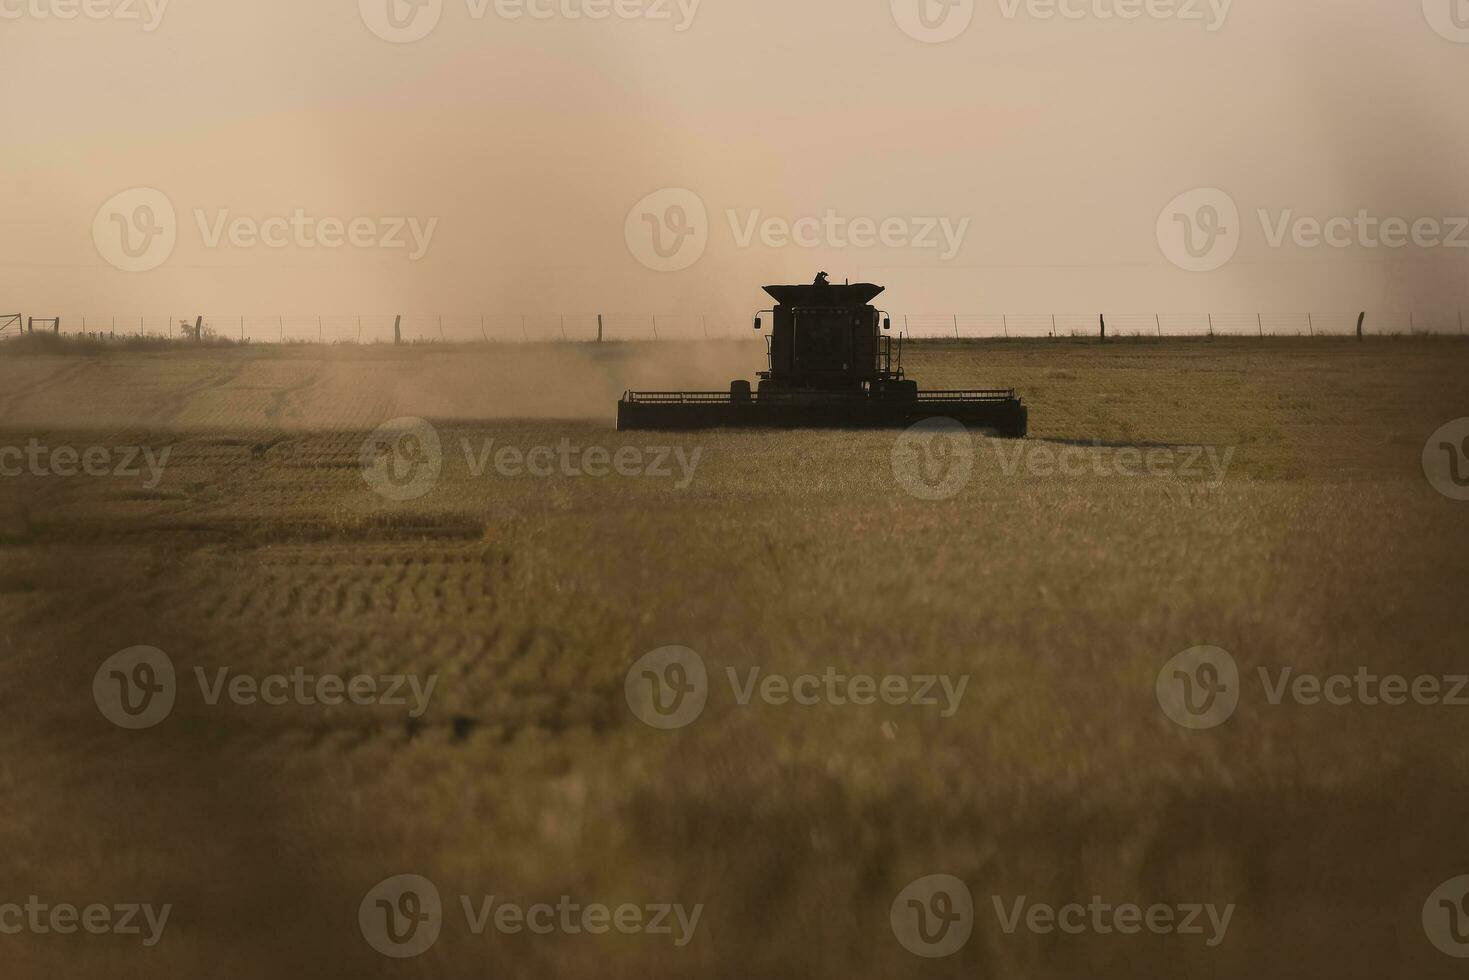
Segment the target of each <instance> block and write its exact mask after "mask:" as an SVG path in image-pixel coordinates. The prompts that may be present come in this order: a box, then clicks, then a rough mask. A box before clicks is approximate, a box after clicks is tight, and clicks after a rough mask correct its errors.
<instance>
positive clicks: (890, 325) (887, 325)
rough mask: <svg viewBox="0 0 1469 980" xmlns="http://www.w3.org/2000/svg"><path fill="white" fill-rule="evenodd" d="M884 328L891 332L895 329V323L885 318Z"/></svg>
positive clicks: (883, 320)
mask: <svg viewBox="0 0 1469 980" xmlns="http://www.w3.org/2000/svg"><path fill="white" fill-rule="evenodd" d="M882 328H883V329H884V330H891V329H893V321H892V319H891V318H890V317H883V318H882Z"/></svg>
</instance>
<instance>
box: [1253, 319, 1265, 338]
mask: <svg viewBox="0 0 1469 980" xmlns="http://www.w3.org/2000/svg"><path fill="white" fill-rule="evenodd" d="M1255 326H1256V327H1257V328H1258V329H1259V331H1260V336H1262V337H1263V336H1265V314H1263V313H1256V314H1255Z"/></svg>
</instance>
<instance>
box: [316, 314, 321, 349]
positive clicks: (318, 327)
mask: <svg viewBox="0 0 1469 980" xmlns="http://www.w3.org/2000/svg"><path fill="white" fill-rule="evenodd" d="M316 342H317V343H318V344H319V343H321V342H322V333H321V314H320V313H318V314H316Z"/></svg>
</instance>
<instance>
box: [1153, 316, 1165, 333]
mask: <svg viewBox="0 0 1469 980" xmlns="http://www.w3.org/2000/svg"><path fill="white" fill-rule="evenodd" d="M1153 326H1155V327H1157V328H1158V336H1159V337H1161V336H1163V314H1161V313H1154V314H1153Z"/></svg>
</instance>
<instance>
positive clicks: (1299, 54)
mask: <svg viewBox="0 0 1469 980" xmlns="http://www.w3.org/2000/svg"><path fill="white" fill-rule="evenodd" d="M150 2H151V5H152V6H151V7H150V6H149V4H150ZM921 2H922V3H924V4H926V7H925V8H924V9H919V7H918V4H919V3H920V0H821V2H817V0H739V2H733V0H700V2H697V3H695V2H694V0H683V2H682V5H680V3H679V2H678V0H498V3H497V2H496V0H486V2H484V3H481V0H415V2H414V3H410V2H409V0H361V2H360V3H359V2H357V0H325V2H323V0H313V2H302V0H290V2H287V0H252V2H249V3H245V2H236V3H222V2H219V0H204V2H199V0H193V2H189V0H172V2H166V3H163V5H162V7H161V8H160V6H159V5H160V3H162V0H85V5H84V4H83V0H0V132H3V133H4V134H5V140H4V144H3V147H4V149H3V156H0V189H3V190H0V193H3V200H0V203H3V209H0V308H4V309H0V312H8V311H9V310H10V309H25V310H27V311H29V312H34V313H36V314H38V315H39V314H40V313H43V312H59V313H68V314H70V313H80V312H87V311H90V312H92V313H94V314H104V313H109V312H116V313H128V312H137V311H151V310H154V309H159V310H163V309H168V310H197V311H200V312H205V313H214V314H229V313H235V312H239V313H264V312H269V311H275V310H284V311H287V312H296V313H315V312H326V313H355V312H365V313H374V312H391V311H395V310H404V311H424V312H429V311H446V312H470V311H488V312H519V311H561V310H565V311H589V310H617V311H684V312H711V313H716V312H727V311H738V312H739V313H740V314H741V315H743V314H744V313H745V312H747V311H750V310H753V309H755V308H756V307H758V306H760V305H762V300H763V298H764V297H763V295H762V294H761V293H760V292H759V290H758V286H759V285H760V284H761V283H764V282H775V281H786V280H791V281H796V280H806V279H809V278H810V277H811V276H812V275H813V274H814V273H815V271H817V270H819V269H825V270H828V271H829V272H830V273H831V274H832V276H833V278H835V279H842V278H846V277H850V278H852V279H854V280H857V279H863V280H873V281H876V282H881V283H884V284H887V285H888V286H889V289H890V292H889V295H888V296H887V297H886V298H885V301H886V304H887V305H888V306H889V307H890V308H892V309H895V310H911V311H948V310H958V311H965V312H981V311H995V312H999V311H1016V312H1019V311H1083V310H1092V309H1109V310H1127V311H1132V310H1136V311H1145V310H1155V309H1157V310H1164V311H1206V310H1212V311H1220V312H1226V311H1228V312H1239V311H1255V310H1266V311H1297V310H1299V311H1305V310H1328V311H1336V310H1355V309H1358V308H1369V309H1384V310H1408V309H1415V310H1455V309H1460V308H1465V309H1469V275H1466V273H1469V230H1466V229H1465V228H1463V227H1461V226H1460V222H1462V223H1463V224H1465V225H1469V218H1463V217H1461V216H1469V168H1466V166H1465V161H1466V160H1469V86H1466V85H1465V81H1466V80H1469V0H1394V2H1392V3H1387V2H1384V0H1332V2H1326V0H1268V2H1267V0H1234V2H1233V3H1232V4H1224V3H1223V0H1215V2H1214V4H1213V6H1210V4H1209V2H1208V0H1065V2H1060V0H1053V2H1050V3H1047V2H1046V0H1030V2H1025V0H989V2H983V0H979V2H973V0H947V2H950V3H954V4H956V6H954V7H953V8H952V9H950V8H946V7H945V6H943V4H942V3H941V2H940V0H921ZM389 4H391V5H392V7H391V8H390V7H389ZM415 4H421V5H423V6H416V5H415ZM1454 4H1458V5H1459V6H1458V8H1457V9H1455V8H1454V6H1453V5H1454ZM532 8H533V9H534V12H535V13H536V14H537V16H530V12H531V9H532ZM88 10H89V11H90V12H91V13H90V15H89V14H88V13H85V11H88ZM1061 10H1065V11H1068V15H1065V16H1063V15H1062V13H1060V12H1059V11H1061ZM73 12H75V13H76V14H77V16H75V17H74V18H72V19H61V18H60V17H59V16H58V15H60V14H66V13H73ZM589 13H604V14H606V15H607V16H605V17H602V18H597V19H594V18H592V17H589V16H586V15H587V14H589ZM1048 13H1053V14H1054V16H1047V14H1048ZM1120 13H1135V14H1137V16H1135V17H1131V18H1123V17H1120V16H1117V15H1118V14H1120ZM517 14H519V15H520V16H516V15H517ZM573 14H579V15H582V16H572V15H573ZM966 24H967V26H966ZM1460 24H1462V25H1463V27H1460V26H1459V25H1460ZM430 28H431V29H430ZM961 28H962V30H961ZM421 32H427V33H426V34H425V36H424V37H422V38H421V39H419V40H416V41H404V40H402V39H403V38H406V37H409V36H412V35H414V34H416V33H421ZM955 32H957V36H954V37H953V38H952V39H949V40H946V41H942V42H941V43H938V42H934V41H932V40H925V39H924V38H925V37H929V38H933V37H935V36H945V35H947V34H949V33H955ZM380 35H383V36H380ZM385 38H386V39H385ZM393 38H397V39H398V40H394V39H393ZM137 188H145V189H152V191H154V192H158V193H160V194H161V195H162V197H163V199H164V201H165V202H166V203H165V205H164V206H163V207H157V206H155V204H156V202H157V201H158V198H157V196H156V194H153V193H152V192H150V191H141V192H140V191H137V190H134V189H137ZM669 188H673V189H683V190H684V191H687V192H689V193H688V194H680V193H676V192H670V191H668V190H667V189H669ZM1201 188H1213V189H1217V191H1208V192H1199V191H1198V190H1197V189H1201ZM660 192H661V193H660ZM1186 192H1195V193H1193V194H1192V195H1186ZM1220 192H1222V194H1223V195H1224V196H1223V197H1222V198H1221V197H1220ZM140 194H141V195H142V196H140ZM690 194H691V195H692V198H691V197H690ZM1201 194H1202V195H1203V196H1200V195H1201ZM118 195H121V196H120V197H119V196H118ZM649 195H653V196H652V197H651V198H650V199H649V201H648V203H647V204H645V205H644V206H643V207H641V208H635V205H637V204H638V203H639V202H640V201H642V200H643V199H645V198H648V196H649ZM1179 195H1186V196H1185V197H1183V198H1182V199H1181V202H1180V203H1178V204H1176V205H1175V206H1174V207H1172V208H1170V209H1166V210H1165V206H1167V205H1169V204H1170V202H1172V201H1174V200H1175V199H1176V198H1178V197H1179ZM690 200H692V201H695V202H697V207H684V208H683V210H682V211H679V210H677V209H673V210H670V208H671V207H672V206H673V205H683V204H686V203H687V202H689V201H690ZM108 202H111V203H110V204H109V203H108ZM104 205H107V206H105V207H104ZM1230 206H1233V207H1234V208H1237V210H1238V218H1237V219H1235V218H1234V216H1233V215H1232V214H1231V213H1230V211H1229V207H1230ZM165 208H171V209H172V211H173V220H172V221H171V222H169V221H168V216H167V215H166V214H164V213H161V211H163V210H164V209H165ZM1262 209H1263V210H1264V211H1265V212H1266V215H1265V216H1264V218H1263V219H1262V217H1261V216H1260V214H1259V212H1260V211H1261V210H1262ZM699 210H702V211H703V215H702V216H701V215H700V214H699V213H698V211H699ZM298 212H299V214H298ZM1362 212H1365V215H1362ZM241 218H243V219H245V221H244V222H240V223H238V224H233V225H232V223H233V222H236V220H237V219H241ZM802 218H807V219H816V220H814V221H808V222H805V223H800V222H799V219H802ZM1302 218H1304V219H1315V220H1317V221H1319V222H1322V223H1323V224H1324V223H1325V222H1327V221H1328V220H1329V219H1332V218H1342V219H1351V221H1350V222H1347V221H1338V222H1337V223H1336V224H1335V225H1333V226H1331V228H1330V229H1328V230H1329V231H1330V232H1331V234H1332V237H1334V238H1335V239H1336V241H1337V242H1338V245H1339V246H1340V247H1338V246H1335V245H1330V244H1325V243H1321V244H1313V243H1314V241H1315V236H1313V234H1312V226H1311V225H1310V224H1309V221H1308V223H1307V224H1305V225H1301V224H1299V219H1302ZM1455 218H1459V219H1460V221H1455V220H1454V219H1455ZM269 219H275V220H274V221H271V220H269ZM771 219H774V220H773V221H772V220H771ZM1392 219H1397V220H1399V221H1401V222H1402V223H1403V226H1404V227H1406V228H1408V231H1407V232H1406V233H1405V234H1402V235H1394V234H1393V233H1392V232H1393V227H1392ZM1421 219H1432V222H1431V223H1426V222H1424V221H1422V220H1421ZM354 220H355V221H356V223H355V224H354ZM1381 221H1388V222H1389V224H1388V225H1387V226H1386V227H1384V226H1382V225H1380V224H1379V222H1381ZM1415 222H1416V223H1417V227H1416V229H1415V228H1414V227H1413V226H1414V223H1415ZM165 226H166V227H165ZM655 230H656V231H657V232H658V233H659V235H660V236H661V238H662V245H663V248H664V252H665V253H666V254H663V255H660V254H659V253H658V252H657V250H656V249H654V247H653V233H654V231H655ZM165 231H167V233H165ZM1383 232H1387V233H1388V234H1387V235H1386V237H1387V238H1388V239H1389V240H1396V239H1403V240H1404V241H1405V244H1404V245H1403V246H1402V247H1397V248H1392V247H1387V246H1386V245H1383V244H1381V239H1382V238H1383V237H1384V236H1383ZM415 233H416V235H417V237H415ZM1185 234H1187V235H1189V236H1191V237H1190V244H1192V246H1193V249H1194V251H1193V252H1192V253H1190V252H1189V251H1188V249H1187V248H1186V247H1184V239H1183V237H1182V236H1184V235H1185ZM1318 234H1319V229H1318ZM259 236H264V237H266V238H268V239H270V240H271V241H272V242H274V243H277V244H279V245H280V246H281V247H271V246H269V245H265V244H261V243H259V242H258V241H257V238H258V237H259ZM787 238H796V239H799V240H800V242H801V244H794V243H792V242H790V241H787V240H786V239H787ZM1272 238H1274V239H1275V240H1276V241H1274V242H1272ZM1415 238H1416V239H1417V241H1416V242H1415V241H1414V239H1415ZM323 239H324V240H325V241H326V242H327V243H328V244H334V245H335V247H323V246H322V244H321V242H322V240H323ZM399 243H401V245H402V247H396V246H397V245H398V244H399ZM1371 243H1378V244H1377V247H1369V245H1370V244H1371ZM124 246H126V247H124ZM308 246H314V247H308ZM807 246H810V247H807ZM129 250H131V251H129ZM420 252H421V253H422V254H421V255H418V253H420ZM695 260H696V261H695ZM690 263H691V264H690ZM685 265H686V266H687V267H681V268H677V269H676V270H675V271H660V267H661V268H667V267H678V266H685ZM1216 265H1217V266H1218V267H1217V268H1214V266H1216ZM650 266H653V267H650ZM1181 266H1184V267H1188V266H1194V267H1208V271H1188V270H1187V268H1184V267H1181ZM130 268H138V269H141V271H129V269H130Z"/></svg>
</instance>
